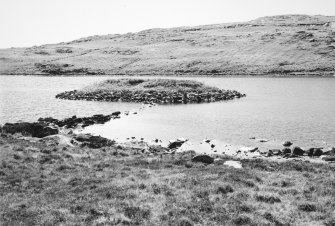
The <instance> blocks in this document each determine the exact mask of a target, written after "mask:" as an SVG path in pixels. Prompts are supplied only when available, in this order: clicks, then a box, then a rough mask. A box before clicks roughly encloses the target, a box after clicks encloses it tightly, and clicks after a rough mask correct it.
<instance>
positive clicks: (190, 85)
mask: <svg viewBox="0 0 335 226" xmlns="http://www.w3.org/2000/svg"><path fill="white" fill-rule="evenodd" d="M245 96H246V95H245V94H242V93H240V92H237V91H235V90H222V89H218V88H215V87H208V86H205V85H204V84H203V83H200V82H196V81H191V80H173V79H151V80H145V79H118V80H106V81H104V82H101V83H99V84H96V85H92V86H90V87H86V88H84V89H83V90H73V91H66V92H63V93H60V94H57V95H56V98H59V99H68V100H88V101H108V102H119V101H122V102H136V103H156V104H182V103H184V104H186V103H206V102H207V103H208V102H215V101H222V100H232V99H234V98H241V97H245Z"/></svg>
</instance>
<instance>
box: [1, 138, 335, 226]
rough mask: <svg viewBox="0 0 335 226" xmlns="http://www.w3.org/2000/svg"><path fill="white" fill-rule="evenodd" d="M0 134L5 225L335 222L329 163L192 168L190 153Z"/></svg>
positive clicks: (334, 185)
mask: <svg viewBox="0 0 335 226" xmlns="http://www.w3.org/2000/svg"><path fill="white" fill-rule="evenodd" d="M0 139H2V141H3V142H1V145H0V150H1V151H0V159H1V161H0V224H1V225H306V224H314V225H321V224H324V225H333V223H334V208H335V175H334V170H335V166H334V165H328V164H312V163H307V162H305V163H303V162H286V163H275V162H270V161H266V160H254V159H251V160H242V164H243V169H234V168H229V167H227V166H224V165H222V164H219V163H215V164H210V165H205V164H201V163H192V166H191V167H188V166H187V164H188V163H189V162H188V161H187V160H188V159H191V155H190V154H189V153H185V154H175V155H174V156H172V155H164V156H162V157H160V156H147V155H144V154H136V152H131V150H129V155H128V156H124V155H121V154H119V152H117V150H118V148H117V147H107V148H102V149H95V150H92V149H89V148H87V147H84V148H77V147H74V148H66V149H65V150H63V148H62V147H57V146H56V147H46V146H45V145H43V144H40V143H29V142H28V141H23V140H11V139H10V138H0ZM31 147H34V148H35V149H32V148H31ZM32 150H34V151H32ZM42 150H43V151H42ZM47 150H50V152H48V151H47ZM123 151H128V150H127V148H124V150H123ZM19 153H20V154H19ZM15 155H19V156H20V158H17V157H14V156H15ZM56 156H57V157H56Z"/></svg>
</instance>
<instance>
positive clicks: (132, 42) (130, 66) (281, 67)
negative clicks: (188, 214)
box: [0, 15, 335, 75]
mask: <svg viewBox="0 0 335 226" xmlns="http://www.w3.org/2000/svg"><path fill="white" fill-rule="evenodd" d="M334 72H335V17H326V16H307V15H284V16H273V17H263V18H259V19H256V20H253V21H249V22H245V23H231V24H216V25H205V26H197V27H179V28H170V29H150V30H145V31H141V32H138V33H127V34H122V35H104V36H92V37H87V38H82V39H78V40H74V41H71V42H67V43H59V44H50V45H43V46H34V47H31V48H11V49H1V50H0V74H44V75H58V74H65V75H68V74H134V75H140V74H148V75H334Z"/></svg>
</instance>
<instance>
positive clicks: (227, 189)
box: [216, 184, 234, 195]
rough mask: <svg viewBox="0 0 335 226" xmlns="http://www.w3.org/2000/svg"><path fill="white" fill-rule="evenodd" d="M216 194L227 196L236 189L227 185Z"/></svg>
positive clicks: (220, 187)
mask: <svg viewBox="0 0 335 226" xmlns="http://www.w3.org/2000/svg"><path fill="white" fill-rule="evenodd" d="M216 192H217V193H220V194H224V195H226V194H228V193H232V192H234V189H233V188H232V186H230V185H229V184H228V185H225V186H219V187H218V189H217V191H216Z"/></svg>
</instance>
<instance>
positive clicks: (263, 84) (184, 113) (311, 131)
mask: <svg viewBox="0 0 335 226" xmlns="http://www.w3.org/2000/svg"><path fill="white" fill-rule="evenodd" d="M107 78H110V77H105V76H104V77H93V76H85V77H81V76H80V77H78V76H75V77H61V76H55V77H41V76H0V123H5V122H16V121H18V120H22V121H36V120H37V119H38V118H39V117H49V116H51V117H54V118H60V119H61V118H65V117H71V116H72V115H77V116H90V115H93V114H110V113H112V112H114V111H121V112H124V111H130V112H131V114H129V115H128V116H126V115H122V117H121V119H118V120H112V121H110V122H108V123H106V124H104V125H94V126H91V127H88V128H87V129H85V131H86V132H91V133H94V134H98V135H102V136H105V137H108V138H112V139H115V138H119V139H125V138H127V137H137V138H142V137H143V138H145V139H155V138H159V139H162V140H171V139H175V138H178V137H185V138H189V139H192V140H202V139H205V138H210V139H218V140H224V141H226V142H228V143H233V144H248V143H250V139H249V138H250V137H256V138H266V139H270V140H279V141H283V140H291V141H293V142H295V144H298V145H301V146H309V147H310V146H318V147H319V146H320V147H325V146H334V145H335V100H334V99H335V78H307V77H299V78H291V77H290V78H272V77H225V78H203V77H192V78H178V79H194V80H197V81H201V82H204V83H205V84H206V85H210V86H216V87H219V88H222V89H234V90H237V91H239V92H242V93H245V94H246V95H247V96H246V97H245V98H240V99H235V100H232V101H222V102H216V103H203V104H179V105H159V106H155V107H151V108H149V107H143V105H141V104H137V103H112V102H109V103H106V102H92V101H71V100H59V99H56V98H54V97H55V95H56V94H57V93H60V92H63V91H68V90H73V89H80V88H82V87H83V86H85V85H88V84H91V83H94V82H99V81H102V80H104V79H107ZM111 78H117V77H111ZM151 78H152V77H151ZM132 112H137V114H132Z"/></svg>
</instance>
